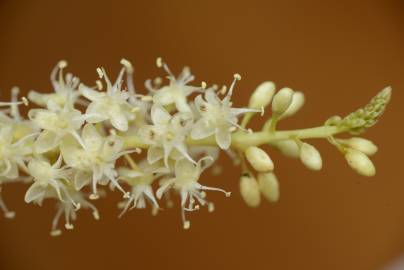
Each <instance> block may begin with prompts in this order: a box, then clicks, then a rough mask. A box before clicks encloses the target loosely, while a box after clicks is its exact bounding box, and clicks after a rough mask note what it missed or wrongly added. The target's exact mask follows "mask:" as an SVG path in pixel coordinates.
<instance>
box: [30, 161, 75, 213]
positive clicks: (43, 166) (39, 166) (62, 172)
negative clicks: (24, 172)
mask: <svg viewBox="0 0 404 270" xmlns="http://www.w3.org/2000/svg"><path fill="white" fill-rule="evenodd" d="M62 162H63V159H62V156H59V158H58V160H57V161H56V162H55V163H54V164H50V163H49V161H47V160H45V159H39V158H34V159H32V160H31V161H30V162H29V163H28V173H29V175H31V176H32V177H33V181H34V183H33V184H32V185H31V186H30V187H29V189H28V190H27V192H26V193H25V202H26V203H30V202H36V203H41V202H42V200H43V199H44V198H45V197H46V196H47V195H48V194H52V193H56V197H57V198H58V199H59V200H60V201H63V202H69V203H71V204H73V205H74V206H75V207H76V208H80V205H78V204H77V203H76V202H74V200H73V199H72V198H71V197H70V196H69V193H68V192H67V188H68V186H69V185H70V180H69V175H70V171H69V170H68V169H66V167H65V166H63V167H62Z"/></svg>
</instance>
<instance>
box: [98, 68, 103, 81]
mask: <svg viewBox="0 0 404 270" xmlns="http://www.w3.org/2000/svg"><path fill="white" fill-rule="evenodd" d="M97 73H98V77H100V79H102V77H104V73H103V72H102V69H101V68H99V67H98V68H97Z"/></svg>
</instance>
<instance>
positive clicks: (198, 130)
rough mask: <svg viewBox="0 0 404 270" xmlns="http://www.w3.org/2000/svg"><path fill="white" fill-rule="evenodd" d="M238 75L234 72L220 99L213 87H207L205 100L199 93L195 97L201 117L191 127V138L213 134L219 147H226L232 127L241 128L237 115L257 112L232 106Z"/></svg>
mask: <svg viewBox="0 0 404 270" xmlns="http://www.w3.org/2000/svg"><path fill="white" fill-rule="evenodd" d="M239 79H240V75H238V74H236V75H235V76H234V80H233V83H232V85H231V86H230V89H229V91H228V93H227V95H226V96H225V97H224V98H223V100H220V99H219V97H218V96H217V95H216V93H215V91H214V90H213V89H207V90H206V92H205V100H204V99H203V98H202V96H201V95H199V96H197V97H196V98H195V106H196V108H197V110H198V111H199V113H200V116H201V118H200V119H199V120H198V121H197V122H196V123H195V126H194V127H193V129H192V132H191V137H192V139H195V140H199V139H203V138H206V137H209V136H211V135H215V138H216V142H217V144H218V145H219V147H220V148H221V149H228V148H229V147H230V144H231V132H232V131H233V130H234V127H238V128H241V127H240V126H239V125H238V124H237V121H238V119H237V116H239V115H240V114H243V113H246V112H257V111H259V110H256V109H244V108H232V107H231V106H232V103H231V101H230V98H231V95H232V93H233V88H234V85H235V83H236V80H239Z"/></svg>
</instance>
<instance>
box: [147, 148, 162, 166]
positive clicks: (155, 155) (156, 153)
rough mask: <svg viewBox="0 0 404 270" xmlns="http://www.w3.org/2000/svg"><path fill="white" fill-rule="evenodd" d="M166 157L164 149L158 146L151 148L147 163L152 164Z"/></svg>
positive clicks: (148, 151)
mask: <svg viewBox="0 0 404 270" xmlns="http://www.w3.org/2000/svg"><path fill="white" fill-rule="evenodd" d="M163 157H164V152H163V149H161V148H160V147H156V146H150V147H149V150H147V161H148V162H149V163H150V164H152V163H154V162H156V161H158V160H160V159H162V158H163Z"/></svg>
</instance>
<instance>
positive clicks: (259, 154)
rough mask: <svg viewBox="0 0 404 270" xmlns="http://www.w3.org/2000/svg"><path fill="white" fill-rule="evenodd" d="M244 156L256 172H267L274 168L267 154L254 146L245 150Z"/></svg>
mask: <svg viewBox="0 0 404 270" xmlns="http://www.w3.org/2000/svg"><path fill="white" fill-rule="evenodd" d="M245 156H246V158H247V160H248V162H249V163H250V164H251V166H252V167H253V168H254V169H255V170H256V171H258V172H269V171H272V170H273V169H274V163H273V162H272V160H271V158H270V157H269V155H268V154H267V153H266V152H265V151H264V150H262V149H261V148H258V147H256V146H250V147H248V148H247V150H246V151H245Z"/></svg>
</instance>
